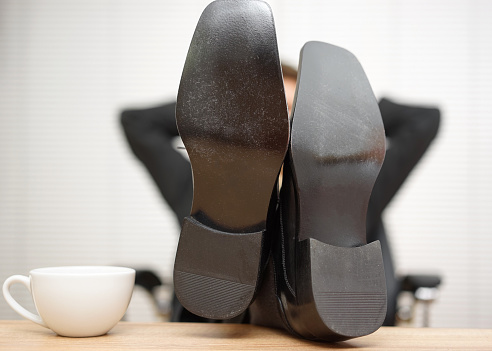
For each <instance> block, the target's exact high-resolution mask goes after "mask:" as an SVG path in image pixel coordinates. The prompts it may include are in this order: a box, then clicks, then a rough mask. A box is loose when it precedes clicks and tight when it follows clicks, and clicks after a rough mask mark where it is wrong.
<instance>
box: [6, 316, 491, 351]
mask: <svg viewBox="0 0 492 351" xmlns="http://www.w3.org/2000/svg"><path fill="white" fill-rule="evenodd" d="M191 349H199V350H283V351H286V350H291V349H299V350H315V349H324V350H335V349H336V350H338V349H347V350H351V349H363V350H492V329H410V328H381V329H380V330H378V331H377V332H376V333H374V334H372V335H368V336H365V337H362V338H357V339H353V340H349V341H345V342H339V343H335V344H328V343H318V342H310V341H305V340H301V339H298V338H295V337H292V336H290V335H289V334H287V333H284V332H282V331H280V330H275V329H268V328H262V327H257V326H253V325H239V324H206V323H128V322H120V323H119V324H118V325H117V326H116V327H115V328H113V330H111V331H110V332H109V333H108V334H107V335H104V336H99V337H95V338H65V337H60V336H56V335H55V334H54V333H53V332H51V331H50V330H48V329H45V328H42V327H39V326H37V325H35V324H34V323H31V322H28V321H0V350H1V351H4V350H9V351H12V350H49V351H57V350H63V351H72V350H139V351H141V350H191Z"/></svg>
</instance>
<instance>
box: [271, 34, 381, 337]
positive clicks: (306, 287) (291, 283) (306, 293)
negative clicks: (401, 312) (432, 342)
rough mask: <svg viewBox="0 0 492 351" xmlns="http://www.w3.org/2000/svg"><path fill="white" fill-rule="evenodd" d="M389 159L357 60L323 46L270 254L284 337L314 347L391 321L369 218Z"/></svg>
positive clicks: (301, 99) (313, 53) (307, 76)
mask: <svg viewBox="0 0 492 351" xmlns="http://www.w3.org/2000/svg"><path fill="white" fill-rule="evenodd" d="M384 155H385V134H384V127H383V122H382V119H381V115H380V112H379V108H378V104H377V101H376V98H375V97H374V94H373V92H372V89H371V86H370V85H369V82H368V80H367V78H366V75H365V74H364V71H363V69H362V67H361V66H360V64H359V62H358V61H357V59H356V58H355V57H354V55H352V54H351V53H350V52H348V51H346V50H344V49H342V48H339V47H336V46H333V45H329V44H325V43H321V42H308V43H307V44H306V45H305V46H304V47H303V49H302V51H301V57H300V64H299V76H298V82H297V93H296V98H295V102H294V109H293V117H292V129H291V142H290V146H289V150H288V153H287V157H286V160H285V163H284V172H283V185H282V190H281V192H280V230H279V237H278V238H277V239H276V242H277V244H278V245H274V258H275V264H276V266H275V271H276V283H277V290H278V291H277V292H278V298H279V300H280V303H281V307H282V308H283V313H284V317H285V321H286V322H287V324H288V328H290V329H291V331H293V332H294V333H296V334H298V335H300V336H302V337H304V338H307V339H313V340H328V341H337V340H345V339H350V338H354V337H358V336H363V335H367V334H370V333H372V332H374V331H375V330H377V329H378V328H379V327H380V326H381V324H382V323H383V320H384V318H385V314H386V287H385V277H384V269H383V261H382V255H381V247H380V245H379V242H374V243H371V244H367V243H366V227H365V225H366V212H367V205H368V201H369V197H370V195H371V191H372V187H373V185H374V182H375V181H376V178H377V176H378V173H379V170H380V168H381V165H382V163H383V159H384Z"/></svg>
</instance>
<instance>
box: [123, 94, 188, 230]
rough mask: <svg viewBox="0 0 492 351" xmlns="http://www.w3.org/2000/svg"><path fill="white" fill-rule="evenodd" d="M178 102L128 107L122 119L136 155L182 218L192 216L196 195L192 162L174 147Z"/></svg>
mask: <svg viewBox="0 0 492 351" xmlns="http://www.w3.org/2000/svg"><path fill="white" fill-rule="evenodd" d="M175 108H176V104H175V103H171V104H166V105H161V106H157V107H154V108H148V109H128V110H124V111H123V112H122V113H121V116H120V122H121V125H122V127H123V130H124V132H125V136H126V138H127V141H128V143H129V144H130V147H131V149H132V151H133V153H134V154H135V156H136V157H137V158H138V159H139V160H140V161H141V162H142V163H143V164H144V166H145V167H146V169H147V170H148V172H149V173H150V175H151V176H152V178H153V180H154V182H155V184H156V185H157V187H158V188H159V191H160V192H161V194H162V196H163V198H164V199H165V201H166V202H167V203H168V204H169V206H170V207H171V209H172V210H173V211H174V212H175V214H176V215H177V217H178V220H179V222H180V224H181V223H182V219H183V218H184V217H185V216H187V215H189V213H190V209H191V201H192V197H193V185H192V184H193V183H192V175H191V166H190V163H189V162H188V161H187V160H186V159H185V158H184V157H183V156H182V155H181V154H180V153H179V152H178V151H177V149H176V147H174V146H173V139H174V138H175V137H176V136H178V130H177V127H176V119H175Z"/></svg>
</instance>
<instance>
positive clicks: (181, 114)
mask: <svg viewBox="0 0 492 351" xmlns="http://www.w3.org/2000/svg"><path fill="white" fill-rule="evenodd" d="M176 120H177V125H178V130H179V133H180V135H181V138H182V139H183V143H184V145H185V147H186V150H187V152H188V154H189V156H190V161H191V166H192V170H193V187H194V189H193V191H194V193H193V205H192V209H191V214H190V216H189V217H187V218H185V220H184V224H183V228H182V231H181V235H180V238H179V244H178V249H177V254H176V261H175V265H174V288H175V292H176V295H177V297H178V298H179V300H180V301H181V303H182V304H183V306H184V307H185V308H186V309H188V310H189V311H191V312H192V313H194V314H197V315H199V316H202V317H206V318H212V319H229V318H232V317H235V316H237V315H239V314H241V313H242V312H243V311H244V310H245V309H246V308H247V307H248V306H249V305H250V303H251V302H252V300H253V299H254V296H255V292H256V290H257V286H258V283H259V280H260V276H261V272H262V270H263V268H264V264H265V262H266V258H267V257H266V256H267V254H268V252H269V250H268V249H265V246H266V245H267V243H268V241H269V238H268V237H267V236H268V234H267V233H266V229H267V226H268V225H269V222H270V221H271V220H272V218H271V217H269V218H267V217H268V216H267V213H268V212H269V207H270V209H271V208H272V206H273V204H270V196H271V194H272V191H273V189H274V186H275V184H276V181H277V177H278V173H279V170H280V167H281V165H282V162H283V160H284V157H285V153H286V151H287V147H288V141H289V121H288V114H287V104H286V101H285V93H284V88H283V81H282V72H281V68H280V62H279V58H278V50H277V42H276V36H275V28H274V23H273V16H272V13H271V9H270V7H269V6H268V5H267V4H266V3H265V2H263V1H255V0H253V1H234V0H218V1H215V2H213V3H211V4H210V5H209V6H208V7H207V8H206V9H205V10H204V12H203V14H202V16H201V17H200V20H199V22H198V24H197V27H196V30H195V34H194V36H193V39H192V42H191V45H190V48H189V51H188V56H187V58H186V63H185V66H184V69H183V75H182V77H181V83H180V87H179V92H178V99H177V105H176ZM271 212H272V211H270V213H271Z"/></svg>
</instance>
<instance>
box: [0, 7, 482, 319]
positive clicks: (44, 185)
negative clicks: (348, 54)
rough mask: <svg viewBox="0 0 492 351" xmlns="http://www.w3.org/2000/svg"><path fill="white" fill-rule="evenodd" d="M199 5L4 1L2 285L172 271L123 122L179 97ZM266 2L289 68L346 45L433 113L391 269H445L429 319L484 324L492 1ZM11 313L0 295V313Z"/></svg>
mask: <svg viewBox="0 0 492 351" xmlns="http://www.w3.org/2000/svg"><path fill="white" fill-rule="evenodd" d="M208 2H209V1H208V0H207V1H204V0H199V1H198V0H196V1H178V0H173V1H157V0H155V1H151V0H143V1H142V0H139V1H130V0H121V1H117V0H89V1H87V0H84V1H82V0H80V1H78V0H74V1H62V0H37V1H28V0H3V1H1V2H0V280H1V281H3V280H4V279H5V278H6V277H7V276H8V275H11V274H15V273H24V274H27V272H28V270H29V269H31V268H35V267H41V266H50V265H65V264H126V265H135V266H143V265H145V266H149V267H152V268H154V269H156V270H157V271H158V272H159V273H160V274H161V275H163V276H164V277H169V276H170V275H171V272H172V262H173V258H174V250H175V246H176V241H177V225H176V223H175V219H174V217H173V215H172V214H171V213H170V211H169V209H168V208H167V207H166V205H165V204H164V203H163V201H162V200H161V199H160V197H159V194H158V192H157V190H156V188H155V186H154V184H153V183H152V181H151V180H150V178H149V177H148V175H147V174H146V172H145V170H144V169H143V168H142V167H141V166H140V165H139V163H138V162H137V161H136V160H135V159H134V157H133V156H132V155H131V152H130V150H129V148H128V146H127V145H126V142H125V140H124V138H123V134H122V132H121V129H120V127H119V124H118V119H117V118H118V111H120V110H121V109H122V108H123V107H128V106H151V105H153V104H155V103H159V102H162V101H165V100H171V99H174V98H175V94H176V91H177V87H178V84H179V78H180V75H181V69H182V66H183V63H184V59H185V57H186V52H187V49H188V45H189V42H190V39H191V36H192V34H193V31H194V28H195V25H196V22H197V20H198V17H199V16H200V13H201V11H202V10H203V8H204V7H205V6H206V5H207V3H208ZM269 3H270V5H271V6H272V8H273V11H274V16H275V21H276V26H277V36H278V41H279V50H280V53H281V56H282V58H283V59H284V60H285V61H286V62H289V63H292V64H296V63H297V59H298V55H299V50H300V48H301V46H302V45H303V44H304V43H305V42H306V41H308V40H321V41H326V42H329V43H332V44H336V45H339V46H343V47H345V48H347V49H349V50H350V51H352V52H354V53H355V55H356V56H357V57H358V58H359V60H360V61H361V63H362V65H363V67H364V68H365V70H366V73H367V74H368V76H369V79H370V81H371V83H372V86H373V88H374V90H375V92H376V94H377V95H378V96H383V95H385V96H388V97H392V98H394V99H396V100H397V101H400V102H409V103H420V104H433V105H437V106H438V107H439V108H440V109H441V111H442V127H441V130H440V132H439V135H438V138H437V140H436V142H435V144H434V145H433V146H432V147H431V149H430V151H429V153H428V154H427V155H426V156H425V158H424V159H423V161H422V162H421V163H420V164H419V166H418V167H417V168H416V169H415V171H414V173H413V174H412V175H411V177H410V178H409V180H408V181H407V183H406V184H405V186H404V187H403V188H402V190H401V191H400V193H399V194H398V196H397V197H396V199H395V200H394V202H393V203H392V205H391V208H390V209H388V211H387V213H386V216H385V218H386V221H387V226H388V232H389V233H390V234H391V239H392V244H393V248H394V251H395V258H396V261H397V262H396V263H397V268H398V270H399V271H400V272H402V273H404V272H438V273H440V274H442V275H443V277H444V284H443V286H442V294H441V297H440V299H439V301H438V303H437V304H436V305H435V306H434V308H433V311H432V312H433V313H432V325H433V326H439V327H487V328H492V303H491V302H490V296H492V283H491V281H492V276H491V273H490V271H491V269H492V258H491V257H492V255H491V247H492V235H491V229H490V228H492V203H491V201H492V200H491V199H492V185H491V184H490V181H489V179H490V177H491V175H492V166H491V162H490V161H491V160H490V158H491V156H490V154H491V151H492V141H491V138H490V135H491V133H492V122H491V119H490V117H489V116H490V114H491V111H492V100H491V99H490V96H492V41H491V40H490V34H491V33H492V2H490V1H487V0H475V1H466V0H454V1H444V0H430V1H428V0H427V1H424V0H416V1H403V0H374V1H363V0H350V1H343V2H332V1H321V0H319V1H316V0H304V1H295V0H275V1H273V0H272V1H269ZM20 290H21V288H19V294H21V293H22V292H21V291H20ZM25 295H27V294H25ZM22 299H24V300H28V299H27V297H25V296H24V297H22ZM13 318H17V317H16V315H15V314H14V312H11V311H10V309H9V308H8V307H7V305H6V303H5V302H4V300H3V299H0V319H13Z"/></svg>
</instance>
